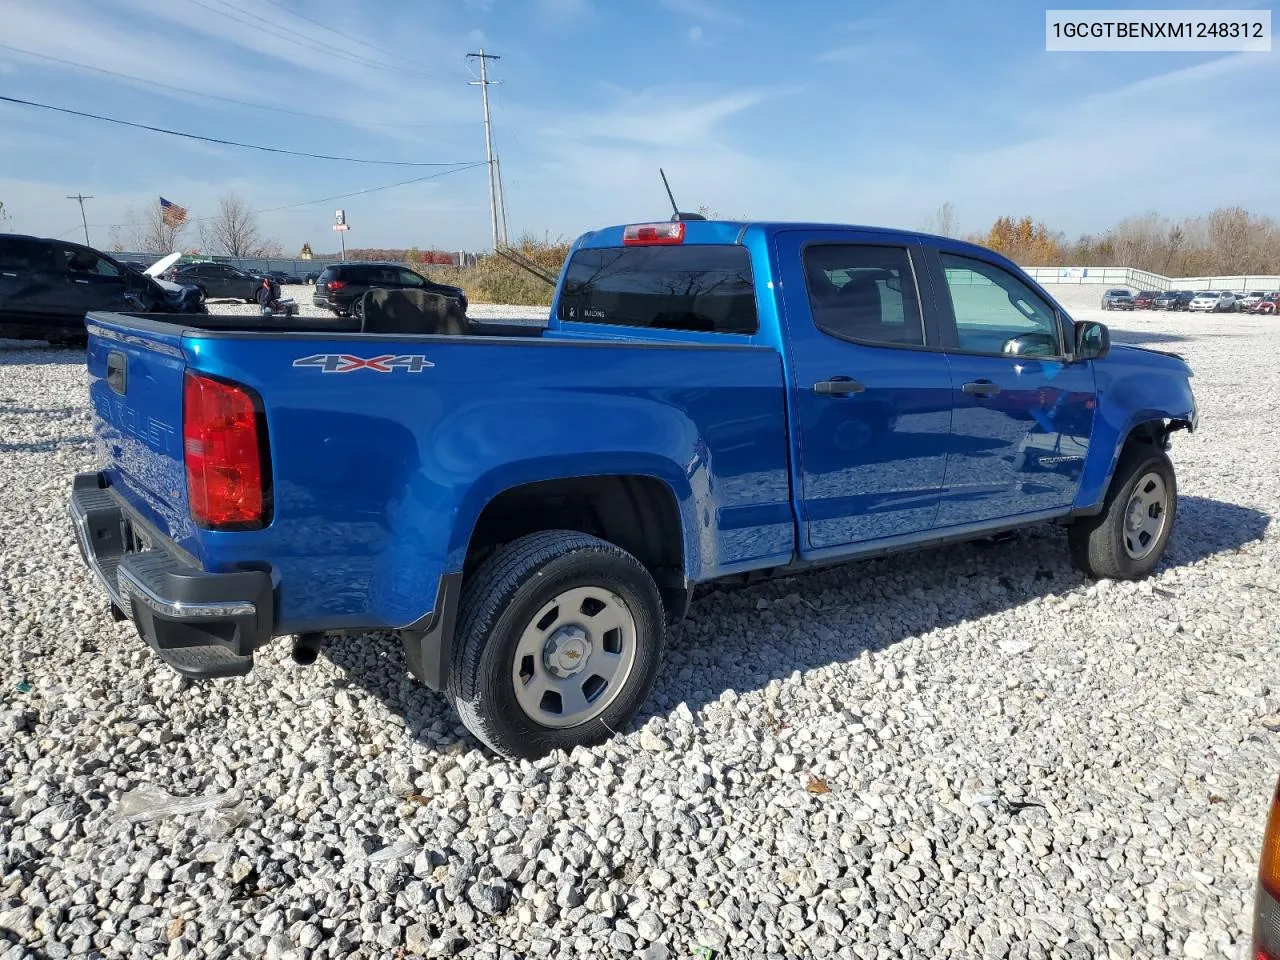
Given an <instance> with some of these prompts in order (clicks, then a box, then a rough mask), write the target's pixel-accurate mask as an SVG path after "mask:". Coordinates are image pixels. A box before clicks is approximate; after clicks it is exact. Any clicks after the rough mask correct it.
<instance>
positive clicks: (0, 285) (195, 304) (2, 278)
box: [0, 234, 205, 343]
mask: <svg viewBox="0 0 1280 960" xmlns="http://www.w3.org/2000/svg"><path fill="white" fill-rule="evenodd" d="M91 310H116V311H126V310H128V311H141V312H145V313H204V312H205V310H204V308H203V307H202V306H201V300H200V295H199V292H198V291H196V290H195V289H194V288H184V287H181V286H178V287H170V286H168V285H166V284H163V283H161V282H159V281H157V280H155V279H154V278H152V277H149V276H147V275H146V274H145V273H143V272H142V271H140V270H135V269H132V268H131V267H126V266H125V265H124V264H122V263H119V262H118V261H116V260H113V259H112V258H111V257H109V256H107V254H105V253H101V252H99V251H97V250H94V249H93V248H92V247H85V246H81V245H80V244H78V243H66V242H65V241H62V240H48V239H43V238H41V237H29V236H23V235H20V234H0V337H16V338H18V339H22V340H48V341H50V342H51V343H83V342H84V340H85V328H84V317H85V314H86V313H89V312H90V311H91Z"/></svg>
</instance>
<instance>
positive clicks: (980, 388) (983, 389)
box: [960, 380, 1000, 397]
mask: <svg viewBox="0 0 1280 960" xmlns="http://www.w3.org/2000/svg"><path fill="white" fill-rule="evenodd" d="M960 389H961V390H963V391H964V392H965V393H967V394H969V395H970V396H971V397H994V396H995V395H996V394H997V393H999V392H1000V384H998V383H992V382H991V381H990V380H974V381H973V382H972V383H966V384H965V385H964V386H963V387H961V388H960Z"/></svg>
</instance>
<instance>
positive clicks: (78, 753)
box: [0, 310, 1280, 960]
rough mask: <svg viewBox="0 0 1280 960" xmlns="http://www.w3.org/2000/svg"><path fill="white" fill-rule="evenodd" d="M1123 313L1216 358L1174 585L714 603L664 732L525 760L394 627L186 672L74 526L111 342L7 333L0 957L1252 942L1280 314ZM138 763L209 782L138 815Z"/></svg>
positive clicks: (1125, 321) (1192, 457) (166, 775)
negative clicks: (409, 657) (244, 668)
mask: <svg viewBox="0 0 1280 960" xmlns="http://www.w3.org/2000/svg"><path fill="white" fill-rule="evenodd" d="M1078 315H1080V316H1085V315H1088V312H1087V311H1085V310H1081V311H1078ZM1099 316H1100V315H1099ZM1106 319H1107V320H1108V321H1110V322H1112V323H1114V325H1115V327H1116V328H1117V339H1131V340H1143V341H1146V342H1150V343H1152V344H1154V345H1156V346H1164V345H1167V348H1168V349H1173V350H1176V351H1179V352H1182V353H1184V354H1185V355H1186V356H1187V357H1188V358H1189V359H1190V361H1191V362H1192V363H1193V364H1194V366H1195V369H1196V373H1197V378H1196V381H1195V385H1196V389H1197V393H1198V396H1199V399H1200V403H1201V410H1202V417H1203V419H1202V429H1201V431H1200V432H1198V433H1197V434H1196V435H1194V436H1191V437H1188V436H1186V435H1182V434H1180V435H1178V436H1177V438H1176V441H1175V449H1174V459H1175V462H1176V463H1177V465H1178V469H1179V480H1180V488H1181V494H1182V500H1181V504H1180V507H1179V518H1178V527H1177V530H1176V532H1175V534H1174V539H1173V542H1172V546H1171V551H1170V554H1169V557H1168V560H1167V562H1166V563H1165V564H1164V565H1163V566H1162V567H1161V569H1160V570H1159V572H1158V574H1157V576H1155V577H1154V578H1153V579H1152V580H1150V581H1148V582H1145V583H1139V584H1120V583H1110V582H1104V583H1099V584H1093V583H1089V582H1087V581H1085V580H1084V579H1083V578H1082V577H1081V576H1080V575H1079V574H1077V573H1076V572H1075V571H1074V570H1073V569H1072V568H1071V567H1070V566H1069V564H1068V562H1067V552H1066V543H1065V538H1064V535H1063V533H1062V532H1061V531H1060V530H1056V529H1044V530H1040V531H1035V532H1030V533H1024V534H1022V535H1020V536H1019V537H1017V538H1016V539H1015V540H1013V541H1012V542H1009V543H1004V544H999V545H995V546H991V547H986V548H982V547H978V546H974V545H969V546H958V547H952V548H946V549H940V550H934V551H930V552H928V553H924V554H916V555H908V556H900V557H895V558H888V559H883V560H876V561H872V562H867V563H862V564H859V565H853V566H848V567H843V568H834V569H830V570H827V571H825V572H821V573H816V574H812V575H809V576H803V577H796V578H794V579H790V580H785V581H777V582H772V583H767V584H764V585H760V586H756V587H752V588H749V589H714V590H706V591H703V592H702V593H701V594H700V595H699V597H698V598H697V600H696V601H695V604H694V609H693V613H692V617H691V618H690V620H688V621H687V622H686V623H685V624H684V625H683V626H681V627H679V628H678V629H677V630H675V632H674V635H673V637H672V640H671V650H670V656H669V659H668V662H667V664H666V667H665V669H664V671H663V673H662V675H661V677H660V678H659V680H658V683H657V685H656V687H655V690H654V692H653V695H652V697H651V698H650V700H649V703H648V705H647V710H648V713H647V714H646V716H645V717H644V718H642V719H643V720H644V721H645V722H644V726H643V727H642V728H640V729H637V730H634V731H632V732H630V733H628V734H625V735H622V736H619V737H617V738H616V739H615V740H613V741H612V742H610V743H608V744H606V745H604V746H602V747H600V748H597V749H595V750H589V751H588V750H578V751H575V752H574V753H573V754H571V755H568V756H564V755H558V756H553V757H550V758H548V759H547V760H545V761H542V762H538V763H536V764H531V763H518V764H517V763H509V762H505V761H501V760H495V759H494V758H493V757H492V756H490V755H488V754H486V753H484V752H482V751H480V750H479V749H478V748H477V746H476V744H475V742H474V741H473V740H471V739H470V738H469V737H467V736H466V735H465V733H464V732H463V730H462V729H461V728H460V727H459V725H458V722H457V719H456V718H455V717H454V715H453V714H452V713H451V712H450V711H449V710H448V708H447V707H446V706H445V704H444V701H443V700H442V698H440V697H439V696H437V695H435V694H432V693H430V692H428V691H426V690H425V689H422V688H420V687H418V686H415V685H414V684H413V683H411V682H410V680H409V679H408V677H407V675H406V673H405V666H404V661H403V658H402V656H401V653H400V650H399V648H398V646H397V644H396V643H395V642H394V641H393V640H392V638H390V637H388V636H374V637H346V638H337V639H335V640H333V641H332V642H331V643H330V644H329V645H328V647H327V648H326V651H325V654H324V655H323V656H322V657H321V659H320V661H319V663H318V664H317V665H316V666H314V667H310V668H301V667H297V666H295V665H293V664H292V662H291V661H290V660H289V658H288V642H287V641H285V640H280V641H277V642H276V643H275V644H274V645H272V646H271V647H270V648H269V649H267V650H265V651H263V652H262V653H260V655H259V656H258V664H257V667H256V669H255V670H254V672H253V674H252V675H251V676H250V677H249V678H247V679H244V680H230V681H219V682H214V683H206V684H194V685H193V684H184V683H182V682H179V680H178V679H177V678H176V677H175V676H174V675H173V674H172V673H170V672H169V671H168V669H167V668H165V667H163V666H162V665H161V664H160V663H159V662H158V661H157V660H156V659H155V658H154V657H153V656H152V655H151V654H150V653H149V652H148V650H147V649H146V647H145V645H144V644H143V643H142V642H141V641H140V640H139V639H138V638H137V637H136V635H135V633H134V630H133V628H132V626H130V625H128V624H113V623H112V622H111V621H110V619H109V618H108V616H107V609H106V604H105V602H104V600H103V597H102V596H101V594H100V592H99V590H98V588H97V587H96V586H95V584H94V583H93V582H92V581H91V579H90V577H89V575H88V573H87V572H86V570H85V569H84V567H83V566H82V565H81V562H80V559H79V557H78V555H77V551H76V547H75V544H74V542H73V540H72V537H71V535H70V531H69V527H68V524H67V521H66V517H65V512H64V502H65V497H66V494H67V489H68V484H69V482H70V479H71V476H72V474H73V473H75V472H76V471H77V470H85V469H89V468H90V467H92V466H93V455H92V450H91V446H90V444H89V442H88V436H89V432H90V421H89V416H88V413H87V411H86V407H85V390H84V374H83V368H82V364H83V355H82V354H80V353H77V352H75V351H66V350H49V349H31V348H29V347H27V346H23V345H18V344H14V343H12V342H9V343H0V490H2V491H3V493H4V496H3V497H0V644H2V645H3V650H4V656H5V657H6V658H7V661H8V668H7V670H6V671H5V673H4V677H5V679H4V684H3V689H2V690H0V841H2V842H3V867H2V868H0V869H2V871H3V874H2V876H0V958H2V960H17V958H19V957H28V956H41V957H52V958H60V957H67V956H77V957H79V956H93V957H109V958H118V957H136V958H153V957H192V958H195V957H200V958H230V957H253V958H258V957H268V958H272V960H286V958H288V960H297V958H308V957H311V958H320V957H333V958H337V957H352V958H360V957H363V958H390V957H400V956H403V955H410V956H414V955H418V954H420V953H426V954H428V955H437V954H448V953H460V954H461V955H464V956H475V957H492V958H496V957H635V956H637V955H638V956H642V957H648V958H656V957H671V958H673V960H674V958H677V957H688V956H690V951H691V950H692V949H693V948H694V947H696V946H699V945H703V946H708V947H711V948H713V949H714V950H716V951H718V952H719V953H718V955H720V956H728V957H750V958H758V957H783V956H800V955H805V956H854V957H861V958H870V957H877V958H889V957H921V958H923V957H928V958H937V957H971V958H980V957H981V958H999V957H1005V956H1008V957H1010V958H1018V960H1021V958H1040V957H1055V958H1088V957H1111V958H1128V957H1155V956H1183V957H1192V958H1201V957H1231V958H1236V957H1241V956H1243V955H1244V949H1245V947H1244V943H1245V941H1246V939H1247V934H1246V931H1247V928H1248V924H1249V921H1250V904H1251V898H1252V885H1253V874H1254V870H1255V864H1256V856H1257V847H1258V842H1259V838H1260V834H1261V829H1262V826H1263V820H1262V818H1263V815H1264V810H1265V805H1266V802H1267V800H1268V799H1269V795H1270V790H1271V787H1272V784H1273V782H1274V777H1275V775H1276V773H1277V771H1278V769H1280V762H1278V761H1280V757H1278V756H1277V747H1278V746H1280V717H1277V716H1276V715H1277V714H1280V679H1278V678H1277V673H1276V664H1277V662H1278V661H1280V658H1278V657H1277V654H1278V653H1280V645H1278V641H1277V635H1278V634H1277V631H1276V629H1275V624H1276V623H1277V621H1278V620H1280V565H1278V564H1277V560H1278V559H1280V556H1278V555H1280V549H1278V532H1277V527H1276V526H1275V525H1274V524H1273V523H1272V519H1273V518H1274V517H1275V516H1276V515H1277V512H1278V511H1280V445H1277V443H1276V441H1275V428H1274V424H1275V423H1276V422H1278V421H1280V337H1278V336H1277V332H1280V326H1278V325H1277V321H1275V320H1274V319H1273V320H1263V319H1250V318H1244V317H1237V316H1224V317H1194V318H1190V317H1186V316H1185V315H1178V316H1172V317H1171V316H1163V315H1159V314H1156V315H1151V314H1137V315H1133V316H1130V315H1114V314H1108V315H1107V316H1106ZM1273 685H1278V686H1273ZM144 785H145V786H150V787H154V788H158V789H161V790H163V791H167V792H168V793H170V794H173V795H175V796H179V797H184V798H191V797H197V798H199V797H206V802H205V803H204V806H207V807H209V808H210V809H209V810H208V811H206V812H204V813H200V812H192V813H174V814H169V815H160V816H155V817H148V816H147V812H148V808H147V807H146V805H145V803H143V804H140V803H139V801H140V800H143V801H145V799H146V797H145V794H143V795H139V794H131V795H130V796H129V797H128V799H127V803H126V804H123V805H122V798H123V797H124V795H125V794H126V793H127V792H129V791H133V790H136V789H137V788H139V787H140V786H144ZM124 814H129V815H130V816H129V817H128V818H127V819H126V818H125V817H124ZM6 942H8V943H12V944H15V945H14V946H12V947H7V946H5V943H6ZM28 949H29V950H30V952H29V953H28V952H27V950H28Z"/></svg>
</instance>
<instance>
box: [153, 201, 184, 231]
mask: <svg viewBox="0 0 1280 960" xmlns="http://www.w3.org/2000/svg"><path fill="white" fill-rule="evenodd" d="M160 216H161V217H162V218H163V219H164V222H165V226H169V227H176V226H178V225H179V224H181V223H185V222H186V220H187V208H186V207H180V206H178V205H177V204H176V203H174V202H173V201H172V200H166V199H165V198H164V197H161V198H160Z"/></svg>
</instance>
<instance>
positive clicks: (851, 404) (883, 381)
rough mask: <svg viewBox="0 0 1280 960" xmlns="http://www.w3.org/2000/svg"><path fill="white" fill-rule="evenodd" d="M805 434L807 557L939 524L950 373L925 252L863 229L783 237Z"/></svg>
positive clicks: (799, 449) (781, 254) (796, 389)
mask: <svg viewBox="0 0 1280 960" xmlns="http://www.w3.org/2000/svg"><path fill="white" fill-rule="evenodd" d="M776 243H777V262H778V264H779V272H780V275H781V277H782V291H783V303H784V305H785V309H786V315H787V333H788V337H789V340H790V363H791V373H792V402H793V404H794V411H795V422H796V424H797V427H798V436H796V437H795V438H794V445H795V450H796V456H797V458H798V460H799V470H798V472H799V474H800V478H801V484H802V490H801V492H800V498H799V499H800V511H801V521H802V524H803V536H802V553H803V554H805V555H808V556H821V555H823V554H824V553H832V554H835V553H839V552H841V551H842V550H845V549H847V548H848V547H849V546H850V545H852V544H860V543H865V542H867V541H873V540H881V539H884V538H889V537H897V536H906V535H911V534H917V533H920V532H921V531H925V530H928V529H930V528H931V527H933V525H934V522H935V519H936V516H937V512H938V503H939V498H940V496H941V491H942V483H943V477H944V475H945V471H946V463H947V448H948V444H949V437H950V433H951V374H950V371H949V368H948V366H947V358H946V356H945V354H943V353H942V352H941V351H940V350H939V349H938V342H937V334H936V331H931V330H930V326H931V324H932V320H930V322H929V324H926V317H929V316H931V313H932V311H926V310H923V309H922V299H923V297H922V293H921V290H922V285H923V280H924V277H923V275H922V273H921V271H920V268H919V256H920V248H919V247H918V246H916V245H914V244H911V245H907V244H903V243H901V242H898V243H893V242H886V241H885V239H884V238H883V237H882V236H880V235H877V234H872V233H861V232H858V231H852V230H850V231H844V230H830V231H821V232H817V233H815V232H814V231H812V230H805V231H783V232H782V233H779V234H778V235H777V240H776Z"/></svg>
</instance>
